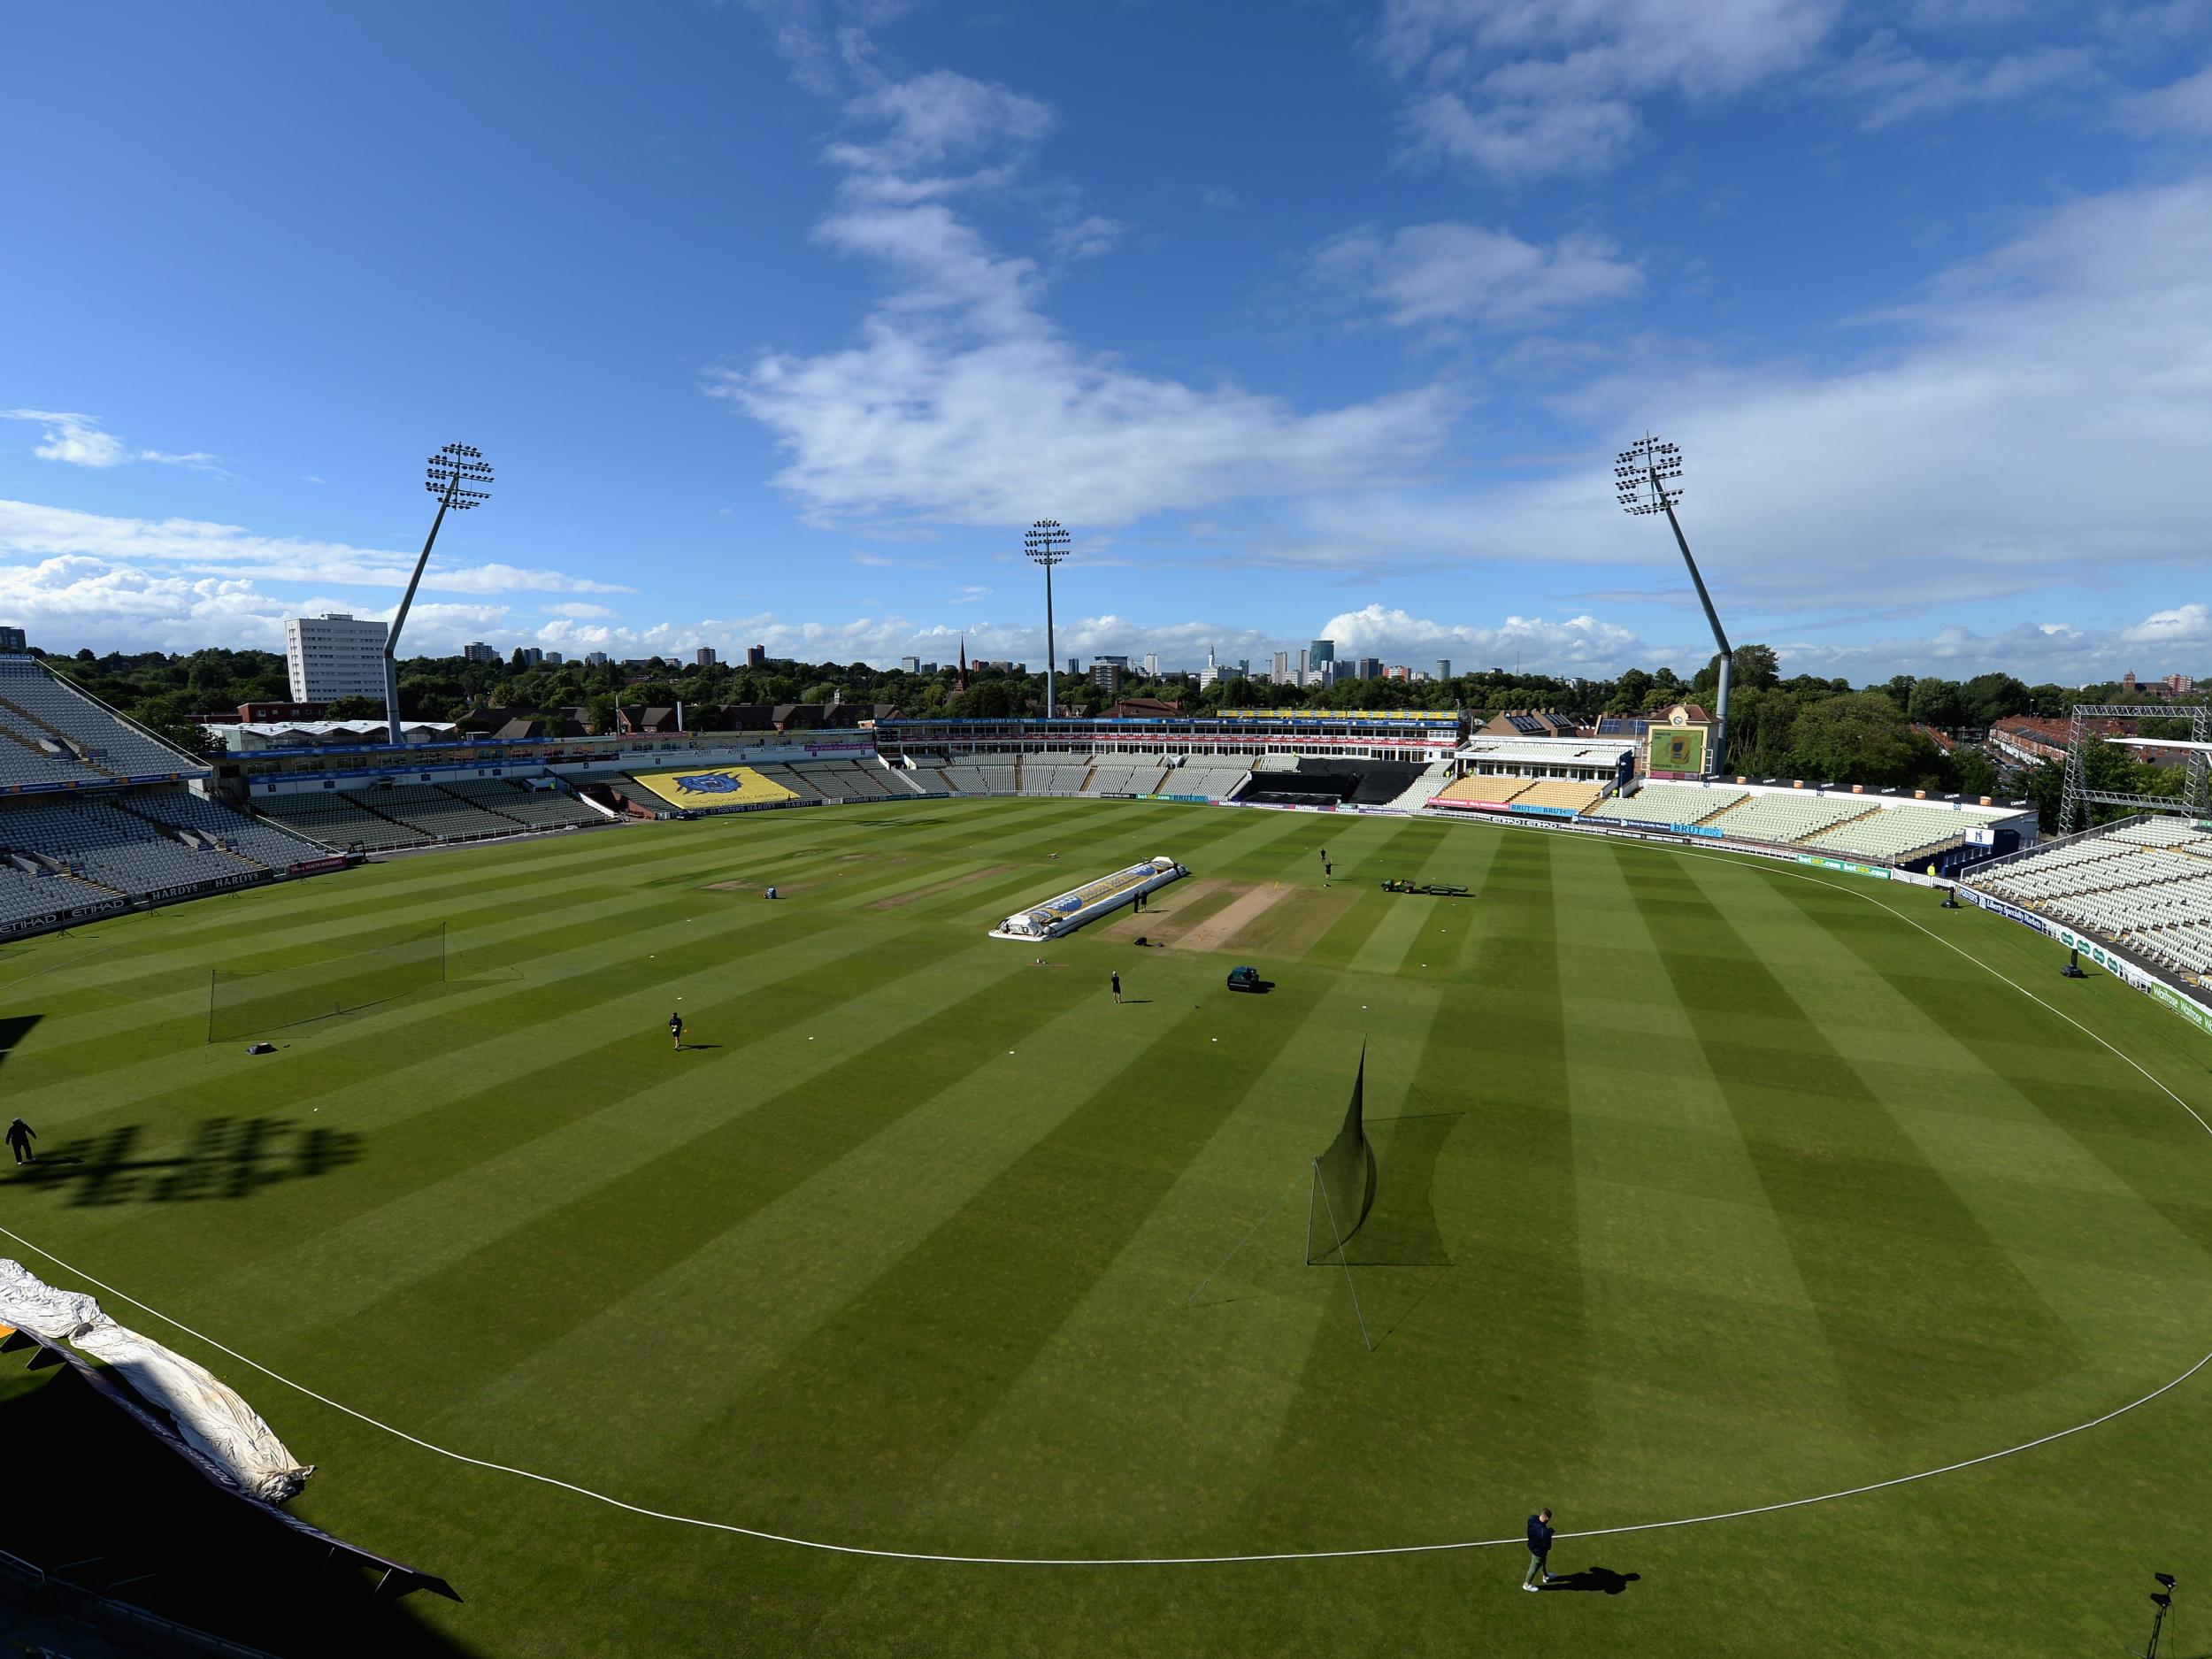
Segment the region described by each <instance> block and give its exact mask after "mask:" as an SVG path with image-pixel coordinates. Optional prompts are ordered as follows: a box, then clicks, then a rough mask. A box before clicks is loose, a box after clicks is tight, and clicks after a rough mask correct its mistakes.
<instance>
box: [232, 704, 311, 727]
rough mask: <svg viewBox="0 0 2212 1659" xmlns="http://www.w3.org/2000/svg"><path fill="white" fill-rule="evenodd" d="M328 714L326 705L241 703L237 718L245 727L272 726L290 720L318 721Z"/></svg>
mask: <svg viewBox="0 0 2212 1659" xmlns="http://www.w3.org/2000/svg"><path fill="white" fill-rule="evenodd" d="M329 712H330V705H329V704H328V703H240V704H239V705H238V718H239V722H240V724H242V725H245V726H273V725H277V724H280V723H281V722H285V721H290V720H319V719H321V718H323V717H324V716H325V715H326V714H328V713H329Z"/></svg>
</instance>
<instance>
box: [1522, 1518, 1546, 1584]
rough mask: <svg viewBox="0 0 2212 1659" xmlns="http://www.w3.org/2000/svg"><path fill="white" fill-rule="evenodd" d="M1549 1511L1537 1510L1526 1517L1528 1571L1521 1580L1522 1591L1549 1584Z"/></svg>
mask: <svg viewBox="0 0 2212 1659" xmlns="http://www.w3.org/2000/svg"><path fill="white" fill-rule="evenodd" d="M1551 1536H1552V1534H1551V1511H1550V1510H1549V1509H1539V1510H1537V1511H1536V1513H1535V1514H1533V1515H1532V1516H1530V1517H1528V1571H1527V1573H1526V1574H1525V1576H1524V1577H1523V1578H1522V1579H1521V1588H1523V1589H1524V1590H1540V1589H1542V1588H1543V1587H1544V1586H1545V1585H1548V1584H1549V1583H1550V1582H1551V1578H1552V1573H1551Z"/></svg>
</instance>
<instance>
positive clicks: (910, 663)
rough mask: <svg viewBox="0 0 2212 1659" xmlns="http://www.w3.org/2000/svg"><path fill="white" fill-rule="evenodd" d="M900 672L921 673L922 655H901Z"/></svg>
mask: <svg viewBox="0 0 2212 1659" xmlns="http://www.w3.org/2000/svg"><path fill="white" fill-rule="evenodd" d="M899 672H901V673H902V674H918V673H920V672H922V659H921V658H920V657H900V658H899Z"/></svg>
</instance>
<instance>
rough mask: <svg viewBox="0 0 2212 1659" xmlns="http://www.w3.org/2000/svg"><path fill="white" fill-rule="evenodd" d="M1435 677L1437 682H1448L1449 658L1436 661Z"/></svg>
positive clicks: (1450, 664) (1449, 673)
mask: <svg viewBox="0 0 2212 1659" xmlns="http://www.w3.org/2000/svg"><path fill="white" fill-rule="evenodd" d="M1436 677H1437V678H1438V679H1439V680H1449V679H1450V678H1451V677H1452V661H1451V658H1450V657H1438V658H1437V659H1436Z"/></svg>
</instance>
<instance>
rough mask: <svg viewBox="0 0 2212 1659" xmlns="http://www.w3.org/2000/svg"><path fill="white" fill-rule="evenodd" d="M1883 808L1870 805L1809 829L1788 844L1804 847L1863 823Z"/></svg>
mask: <svg viewBox="0 0 2212 1659" xmlns="http://www.w3.org/2000/svg"><path fill="white" fill-rule="evenodd" d="M1880 810H1882V809H1881V808H1880V807H1878V806H1870V807H1869V808H1867V810H1865V811H1863V812H1854V813H1853V814H1852V815H1851V816H1850V817H1849V818H1838V819H1837V820H1836V821H1835V822H1834V823H1832V824H1823V825H1822V826H1820V827H1819V828H1818V829H1816V830H1810V831H1808V832H1807V833H1804V834H1802V835H1800V836H1798V837H1796V838H1795V839H1794V840H1793V841H1790V842H1789V843H1788V844H1789V845H1790V846H1792V847H1802V846H1804V845H1805V844H1806V843H1807V842H1808V841H1818V840H1820V838H1821V837H1823V836H1824V835H1832V834H1834V833H1836V832H1837V831H1838V830H1840V829H1848V828H1850V827H1851V826H1852V825H1854V824H1863V823H1864V822H1866V820H1867V819H1869V818H1872V817H1874V816H1875V814H1877V813H1878V812H1879V811H1880Z"/></svg>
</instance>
